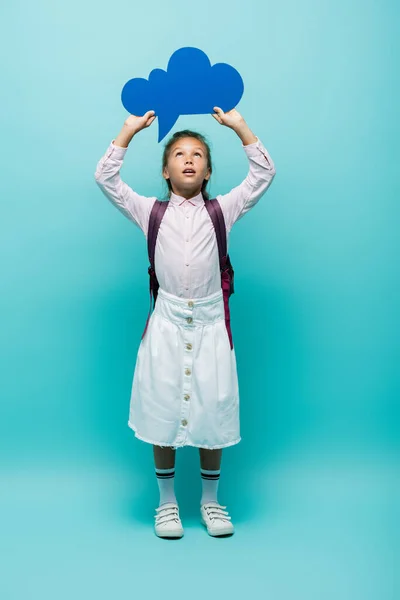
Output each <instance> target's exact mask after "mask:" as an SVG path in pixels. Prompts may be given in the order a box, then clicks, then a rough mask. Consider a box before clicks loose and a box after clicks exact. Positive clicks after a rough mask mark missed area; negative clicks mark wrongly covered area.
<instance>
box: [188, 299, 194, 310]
mask: <svg viewBox="0 0 400 600" xmlns="http://www.w3.org/2000/svg"><path fill="white" fill-rule="evenodd" d="M188 306H189V307H190V308H193V306H194V302H193V300H189V302H188Z"/></svg>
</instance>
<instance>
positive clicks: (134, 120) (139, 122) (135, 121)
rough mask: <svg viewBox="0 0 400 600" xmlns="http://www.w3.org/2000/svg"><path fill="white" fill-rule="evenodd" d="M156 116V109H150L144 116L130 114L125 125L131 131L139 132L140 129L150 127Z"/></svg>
mask: <svg viewBox="0 0 400 600" xmlns="http://www.w3.org/2000/svg"><path fill="white" fill-rule="evenodd" d="M155 118H156V115H155V113H154V110H148V111H147V113H145V114H144V115H143V117H137V116H136V115H130V116H129V117H128V118H127V119H126V121H125V123H124V126H125V127H126V128H127V129H129V130H130V131H131V132H133V133H137V132H138V131H141V130H142V129H144V128H145V127H149V126H150V125H151V124H152V122H153V121H154V119H155Z"/></svg>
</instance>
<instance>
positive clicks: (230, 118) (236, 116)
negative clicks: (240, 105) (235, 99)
mask: <svg viewBox="0 0 400 600" xmlns="http://www.w3.org/2000/svg"><path fill="white" fill-rule="evenodd" d="M214 110H215V112H216V113H217V114H213V115H212V116H213V117H214V119H215V120H216V121H218V123H220V124H221V125H226V127H230V128H231V129H233V130H235V129H237V128H240V127H241V126H243V125H244V123H245V120H244V119H243V117H242V115H241V114H240V113H239V112H238V111H237V110H236V109H235V108H232V110H228V112H224V111H223V110H222V108H219V106H214Z"/></svg>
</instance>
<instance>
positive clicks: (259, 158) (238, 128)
mask: <svg viewBox="0 0 400 600" xmlns="http://www.w3.org/2000/svg"><path fill="white" fill-rule="evenodd" d="M214 110H215V111H216V114H213V117H214V118H215V119H216V120H217V121H218V122H219V123H220V124H221V125H225V126H227V127H230V128H231V129H233V130H234V131H235V133H236V134H237V135H238V136H239V138H240V139H241V141H242V147H243V149H244V151H245V153H246V155H247V158H248V160H249V172H248V174H247V176H246V178H245V179H244V180H243V181H242V183H241V184H240V185H238V186H237V187H235V188H233V189H232V190H231V191H230V192H228V193H227V194H224V195H220V196H217V198H218V201H219V203H220V204H221V208H222V211H223V213H224V217H225V224H226V228H227V230H228V231H230V230H231V228H232V226H233V224H234V223H236V221H238V220H239V219H240V218H241V217H243V216H244V215H245V214H246V213H247V212H248V211H249V210H250V209H251V208H252V207H253V206H255V204H257V202H258V201H259V200H260V198H261V197H262V196H263V195H264V194H265V192H266V191H267V189H268V188H269V186H270V184H271V183H272V180H273V178H274V176H275V173H276V170H275V165H274V162H273V160H272V158H271V156H270V155H269V153H268V151H267V149H266V148H265V146H264V145H263V144H262V142H261V140H260V139H259V138H258V137H257V136H255V135H254V133H253V132H252V131H251V130H250V128H249V127H248V125H247V123H246V122H245V120H244V119H243V117H242V116H241V115H240V114H239V113H238V111H237V110H235V109H233V110H230V111H228V112H226V113H224V112H223V111H222V109H220V108H218V107H215V108H214Z"/></svg>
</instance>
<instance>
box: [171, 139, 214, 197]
mask: <svg viewBox="0 0 400 600" xmlns="http://www.w3.org/2000/svg"><path fill="white" fill-rule="evenodd" d="M210 176H211V171H210V169H209V168H208V167H207V153H206V149H205V148H204V145H203V144H202V143H201V142H200V141H199V140H198V139H196V138H192V137H186V138H181V139H180V140H177V141H176V142H175V144H174V145H173V146H172V147H171V150H170V153H169V157H168V163H167V166H166V167H165V169H164V170H163V177H164V178H165V179H170V181H171V186H172V191H173V192H174V193H175V194H177V195H178V196H187V197H193V196H197V194H199V193H200V191H201V187H202V185H203V181H204V179H207V180H208V179H209V178H210Z"/></svg>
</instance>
